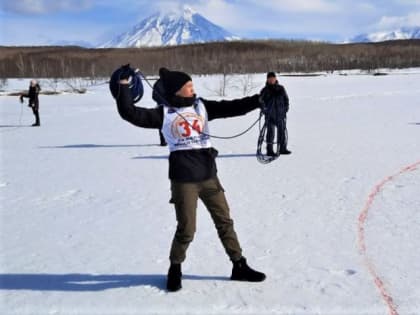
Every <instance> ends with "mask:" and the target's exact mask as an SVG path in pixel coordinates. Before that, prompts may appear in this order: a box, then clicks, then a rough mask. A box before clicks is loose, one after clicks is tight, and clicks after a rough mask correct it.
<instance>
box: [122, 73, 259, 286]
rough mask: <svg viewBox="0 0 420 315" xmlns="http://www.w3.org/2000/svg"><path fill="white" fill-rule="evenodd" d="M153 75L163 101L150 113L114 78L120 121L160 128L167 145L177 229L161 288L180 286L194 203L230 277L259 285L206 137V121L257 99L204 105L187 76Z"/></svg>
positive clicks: (242, 110) (255, 104) (250, 106)
mask: <svg viewBox="0 0 420 315" xmlns="http://www.w3.org/2000/svg"><path fill="white" fill-rule="evenodd" d="M159 75H160V79H159V80H160V82H161V84H160V93H159V96H162V95H164V100H165V102H164V104H162V106H159V107H157V108H150V109H147V108H143V107H137V106H134V104H133V98H132V95H131V93H130V89H129V85H128V83H129V80H124V79H123V80H120V92H119V95H118V98H117V106H118V111H119V114H120V115H121V117H122V118H123V119H125V120H127V121H128V122H130V123H132V124H134V125H136V126H139V127H143V128H156V129H161V130H162V133H163V135H164V137H165V139H166V142H167V143H168V147H169V151H170V155H169V179H170V181H171V193H172V196H171V201H170V202H171V203H173V204H174V206H175V212H176V219H177V228H176V232H175V236H174V238H173V241H172V246H171V250H170V255H169V260H170V267H169V270H168V277H167V290H168V291H177V290H179V289H181V288H182V283H181V278H182V272H181V264H182V263H183V262H184V260H185V258H186V252H187V248H188V246H189V244H190V243H191V241H192V240H193V237H194V233H195V229H196V211H197V201H198V199H201V200H202V201H203V203H204V205H205V206H206V208H207V209H208V211H209V212H210V215H211V217H212V219H213V222H214V224H215V226H216V229H217V232H218V235H219V238H220V240H221V242H222V244H223V246H224V248H225V251H226V253H227V255H228V256H229V258H230V260H231V261H232V263H233V268H232V274H231V279H232V280H239V281H252V282H260V281H264V279H265V274H264V273H262V272H258V271H255V270H253V269H252V268H250V267H249V266H248V264H247V261H246V259H245V258H244V257H243V256H242V249H241V247H240V245H239V241H238V237H237V235H236V232H235V230H234V227H233V220H232V219H231V217H230V210H229V206H228V204H227V201H226V198H225V194H224V190H223V188H222V185H221V184H220V181H219V179H218V177H217V168H216V161H215V158H216V156H217V154H218V152H217V151H216V150H215V149H214V148H213V147H212V145H211V142H210V137H209V136H208V135H209V127H208V122H209V121H210V120H213V119H217V118H228V117H234V116H239V115H244V114H246V113H248V112H250V111H252V110H254V109H257V108H259V107H260V101H259V95H254V96H252V97H245V98H242V99H237V100H232V101H226V100H223V101H210V100H205V99H202V98H198V97H197V96H196V94H195V93H194V86H193V82H192V79H191V77H190V76H189V75H188V74H186V73H184V72H179V71H169V70H168V69H166V68H161V69H160V70H159ZM121 77H122V76H121ZM155 100H156V98H155Z"/></svg>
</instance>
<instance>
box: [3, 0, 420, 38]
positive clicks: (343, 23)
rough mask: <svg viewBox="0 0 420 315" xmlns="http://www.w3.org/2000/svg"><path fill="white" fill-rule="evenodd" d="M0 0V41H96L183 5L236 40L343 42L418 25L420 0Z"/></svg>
mask: <svg viewBox="0 0 420 315" xmlns="http://www.w3.org/2000/svg"><path fill="white" fill-rule="evenodd" d="M0 1H1V6H0V27H1V29H0V45H40V44H47V43H51V42H57V41H63V40H64V41H87V42H91V43H102V42H104V41H106V40H107V39H109V38H111V37H113V36H114V35H116V34H119V33H121V32H123V31H127V30H129V29H131V27H132V26H133V25H135V24H136V23H138V22H139V21H141V20H142V19H144V18H146V17H148V16H149V15H151V14H152V13H154V12H156V11H159V10H162V9H163V10H164V9H169V8H173V7H176V6H180V5H183V4H187V5H189V6H191V7H192V8H193V9H194V10H196V11H197V12H198V13H201V14H202V15H204V16H205V17H206V18H208V19H209V20H211V21H212V22H214V23H216V24H218V25H220V26H222V27H224V28H225V29H227V30H228V31H230V32H232V33H234V34H236V35H238V36H240V37H242V38H297V39H313V40H327V41H344V40H346V39H348V38H351V37H353V36H355V35H358V34H360V33H370V32H375V31H380V30H391V29H396V28H399V27H401V26H420V0H383V1H379V0H335V1H331V0H274V1H267V0H207V1H202V0H197V1H167V0H165V1H160V0H153V1H144V0H113V1H111V0H0Z"/></svg>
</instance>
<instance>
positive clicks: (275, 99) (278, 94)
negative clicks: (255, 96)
mask: <svg viewBox="0 0 420 315" xmlns="http://www.w3.org/2000/svg"><path fill="white" fill-rule="evenodd" d="M260 94H261V99H262V101H263V102H264V104H265V105H266V106H269V105H270V104H273V103H274V104H275V106H276V108H275V110H279V111H283V112H284V111H285V112H288V111H289V96H288V95H287V92H286V89H285V88H284V86H283V85H280V84H278V82H276V84H273V85H271V84H266V85H265V87H264V88H263V89H262V90H261V92H260Z"/></svg>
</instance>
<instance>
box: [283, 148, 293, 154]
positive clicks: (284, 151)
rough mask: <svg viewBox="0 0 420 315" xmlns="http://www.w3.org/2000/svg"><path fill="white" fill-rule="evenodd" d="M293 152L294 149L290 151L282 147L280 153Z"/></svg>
mask: <svg viewBox="0 0 420 315" xmlns="http://www.w3.org/2000/svg"><path fill="white" fill-rule="evenodd" d="M291 153H292V151H289V150H287V149H281V151H280V154H285V155H288V154H291Z"/></svg>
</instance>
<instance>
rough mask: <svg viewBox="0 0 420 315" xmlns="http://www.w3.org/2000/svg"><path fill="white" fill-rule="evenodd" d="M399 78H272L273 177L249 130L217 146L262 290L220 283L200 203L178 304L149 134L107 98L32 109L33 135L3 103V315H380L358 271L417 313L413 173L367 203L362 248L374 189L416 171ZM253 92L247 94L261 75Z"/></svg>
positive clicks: (215, 127) (415, 120)
mask: <svg viewBox="0 0 420 315" xmlns="http://www.w3.org/2000/svg"><path fill="white" fill-rule="evenodd" d="M417 70H418V69H417ZM401 72H402V73H404V74H402V73H401V74H399V73H398V72H394V73H393V75H390V76H378V77H374V76H339V75H328V76H320V77H306V78H303V77H285V78H280V83H282V84H284V85H285V86H286V88H287V90H288V92H289V96H290V99H291V110H290V112H289V119H288V129H289V144H290V145H289V148H290V149H291V150H292V151H293V154H292V155H290V156H282V157H280V158H279V159H278V160H276V161H275V162H273V163H271V164H268V165H261V164H259V163H258V162H257V160H256V158H255V156H254V154H255V150H256V140H257V134H258V130H257V128H255V129H253V130H252V131H251V132H250V133H248V134H246V135H245V136H242V137H241V138H238V139H235V140H230V141H226V140H217V139H214V140H213V144H214V146H215V147H216V148H217V149H218V150H219V153H220V156H219V158H218V168H219V177H220V179H221V182H222V184H223V186H224V188H225V190H226V196H227V198H228V201H229V203H230V206H231V211H232V216H233V218H234V220H235V226H236V230H237V232H238V235H239V239H240V241H241V245H242V247H243V249H244V255H245V256H246V257H247V258H248V261H249V263H250V265H251V266H253V267H255V268H257V269H259V270H262V271H264V272H265V273H266V274H267V280H266V281H265V282H263V283H259V284H250V283H239V282H232V281H229V279H228V277H229V276H230V271H231V263H230V262H229V260H228V258H227V256H226V255H225V254H224V251H223V249H222V246H221V244H220V242H219V240H218V238H217V234H216V231H215V228H214V227H213V224H212V222H211V219H210V216H209V215H208V213H207V212H206V210H205V208H204V207H203V206H202V205H201V204H200V206H199V211H198V226H197V233H196V238H195V240H194V242H193V243H192V245H191V247H190V249H189V251H188V257H187V260H186V262H185V263H184V265H183V273H184V280H183V289H182V290H181V291H180V292H178V293H167V292H166V291H165V276H166V272H167V268H168V258H167V257H168V252H169V246H170V243H171V240H172V236H173V233H174V229H175V215H174V210H173V207H172V205H170V204H169V203H168V200H169V197H170V191H169V181H168V179H167V168H168V165H167V164H168V162H167V161H166V159H167V156H168V152H167V148H162V147H159V146H157V143H158V133H157V131H155V130H145V129H140V128H136V127H134V126H132V125H129V124H128V123H126V122H125V121H123V120H122V119H121V118H120V117H119V115H118V113H117V111H116V108H115V104H114V101H113V99H112V98H111V96H110V94H109V92H108V90H107V87H106V86H100V87H97V88H96V89H94V90H91V91H89V92H88V93H87V94H84V95H72V94H65V95H58V96H41V97H40V104H41V105H40V114H41V124H42V126H41V127H40V128H32V127H28V126H29V125H30V124H31V123H32V122H33V115H32V113H31V112H30V110H29V108H27V107H26V106H25V107H21V105H20V103H19V102H18V99H17V97H7V96H2V97H0V102H1V103H0V140H1V151H0V152H1V153H0V154H1V163H0V198H1V199H0V202H1V203H0V205H1V217H0V218H1V221H0V248H1V256H0V313H1V314H4V315H12V314H13V315H26V314H31V315H32V314H34V315H35V314H40V315H41V314H42V315H44V314H66V315H67V314H83V315H85V314H86V315H92V314H98V315H99V314H100V315H104V314H110V315H111V314H388V313H390V312H391V311H390V310H389V306H388V305H387V303H386V301H385V300H384V298H383V297H382V296H381V294H380V292H379V290H378V288H377V285H375V283H374V281H373V278H372V275H371V273H370V272H369V270H368V268H367V267H366V264H365V260H366V259H368V260H369V261H370V263H371V264H372V265H373V266H374V268H375V272H376V273H377V275H378V276H379V277H380V279H381V281H383V286H384V287H385V288H386V290H387V292H388V293H389V295H390V297H392V299H393V303H394V304H395V307H396V310H397V312H398V314H413V315H414V314H419V313H420V269H419V268H418V263H419V261H420V255H419V250H418V249H419V247H420V212H419V211H418V210H419V209H420V194H419V191H420V190H419V180H420V167H419V169H416V168H414V169H413V170H411V171H408V172H405V173H402V174H400V175H398V176H396V177H395V178H392V180H390V181H389V182H387V183H386V184H385V185H384V186H383V189H382V190H380V191H379V192H377V194H376V195H375V199H374V201H373V203H372V205H371V206H370V208H369V212H368V217H367V219H366V222H365V225H364V233H365V234H364V236H365V241H366V255H367V257H365V256H363V255H361V253H360V248H359V245H358V242H359V241H358V231H359V224H360V222H359V215H360V213H361V211H362V209H363V208H364V206H365V204H366V201H367V198H368V195H369V194H370V193H371V191H372V190H373V189H374V187H375V185H377V184H378V183H379V182H380V181H381V180H383V179H384V178H386V177H387V176H389V175H392V174H395V173H398V171H399V170H400V169H401V168H403V167H404V166H406V165H411V164H413V163H415V162H417V161H419V160H420V85H419V82H420V74H419V72H420V71H408V72H407V71H404V70H402V71H401ZM407 73H408V74H407ZM219 79H220V78H218V77H216V76H207V77H194V82H195V83H196V90H197V91H198V93H199V94H201V96H203V97H207V98H213V99H215V98H216V97H215V96H214V95H211V93H210V92H209V91H210V90H211V86H213V87H217V85H218V82H219ZM254 79H255V82H260V83H261V84H260V85H259V86H258V88H255V89H254V90H255V92H257V91H259V89H260V88H261V87H262V86H263V82H264V79H265V76H264V75H263V74H261V75H256V76H255V77H254ZM19 82H21V83H22V81H19ZM19 82H17V81H16V82H15V81H14V80H9V87H12V88H13V85H19V84H21V83H19ZM27 83H28V82H25V83H24V86H25V87H26V85H27ZM150 94H151V93H150V90H149V89H146V92H145V96H144V98H143V99H142V101H141V104H142V105H143V106H144V105H147V104H149V105H150V106H153V103H152V101H151V98H150ZM238 96H240V92H239V91H238V90H235V89H233V88H232V89H230V90H229V93H228V97H230V98H233V97H238ZM21 110H22V115H21ZM257 117H258V113H257V112H253V113H250V114H248V115H246V116H244V117H239V118H233V119H226V120H216V121H213V122H211V123H210V127H211V132H212V133H213V134H216V135H231V134H234V133H237V132H240V131H242V130H243V129H245V128H246V127H248V126H249V125H250V124H251V123H252V122H253V121H254V120H255V119H256V118H257ZM21 124H22V126H21Z"/></svg>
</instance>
